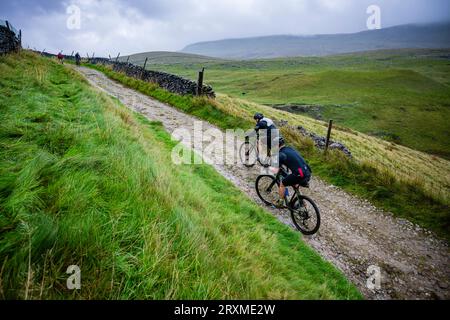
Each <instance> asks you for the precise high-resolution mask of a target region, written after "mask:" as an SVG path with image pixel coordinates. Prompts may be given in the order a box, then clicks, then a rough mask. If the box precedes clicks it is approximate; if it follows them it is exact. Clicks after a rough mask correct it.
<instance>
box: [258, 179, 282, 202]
mask: <svg viewBox="0 0 450 320" xmlns="http://www.w3.org/2000/svg"><path fill="white" fill-rule="evenodd" d="M255 188H256V193H257V194H258V197H259V198H260V199H261V200H262V201H263V202H264V203H265V204H266V205H269V206H274V205H275V202H276V201H277V200H278V199H279V198H280V197H279V195H278V181H277V179H275V177H274V176H271V175H260V176H259V177H258V178H256V182H255Z"/></svg>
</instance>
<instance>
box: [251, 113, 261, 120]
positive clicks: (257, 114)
mask: <svg viewBox="0 0 450 320" xmlns="http://www.w3.org/2000/svg"><path fill="white" fill-rule="evenodd" d="M262 118H264V115H263V114H262V113H259V112H257V113H255V115H254V116H253V119H255V120H261V119H262Z"/></svg>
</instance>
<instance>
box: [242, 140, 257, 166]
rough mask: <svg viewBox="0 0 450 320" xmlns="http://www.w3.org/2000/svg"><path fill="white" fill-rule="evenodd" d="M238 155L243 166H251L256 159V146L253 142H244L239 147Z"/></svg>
mask: <svg viewBox="0 0 450 320" xmlns="http://www.w3.org/2000/svg"><path fill="white" fill-rule="evenodd" d="M239 157H240V159H241V163H242V164H243V165H244V166H246V167H247V168H251V167H253V166H254V165H255V164H256V161H257V159H258V151H257V150H256V146H255V145H254V144H251V143H245V142H244V143H243V144H242V145H241V147H240V148H239Z"/></svg>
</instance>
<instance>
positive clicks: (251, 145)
mask: <svg viewBox="0 0 450 320" xmlns="http://www.w3.org/2000/svg"><path fill="white" fill-rule="evenodd" d="M260 142H261V141H260V139H259V134H257V135H256V139H255V140H254V141H250V138H249V137H248V136H246V137H245V142H244V143H243V144H242V145H241V147H240V148H239V157H240V159H241V162H242V163H243V164H244V166H246V167H247V168H251V167H253V166H254V165H255V164H256V162H259V164H260V165H262V166H263V167H265V168H268V167H269V166H270V159H271V157H270V156H262V155H261V153H260Z"/></svg>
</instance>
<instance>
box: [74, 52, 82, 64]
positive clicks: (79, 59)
mask: <svg viewBox="0 0 450 320" xmlns="http://www.w3.org/2000/svg"><path fill="white" fill-rule="evenodd" d="M80 61H81V56H80V54H79V53H78V52H77V53H76V54H75V63H76V64H77V66H79V65H80Z"/></svg>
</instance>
